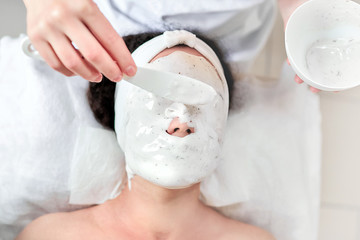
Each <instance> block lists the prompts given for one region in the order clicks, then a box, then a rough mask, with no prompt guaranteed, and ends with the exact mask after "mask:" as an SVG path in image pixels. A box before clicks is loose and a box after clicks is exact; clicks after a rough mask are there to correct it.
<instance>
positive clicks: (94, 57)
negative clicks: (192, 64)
mask: <svg viewBox="0 0 360 240" xmlns="http://www.w3.org/2000/svg"><path fill="white" fill-rule="evenodd" d="M24 3H25V6H26V8H27V28H28V30H27V32H28V35H29V38H30V40H31V42H32V43H33V44H34V46H35V48H36V46H39V45H40V42H43V43H44V42H45V43H48V44H49V45H50V46H51V47H52V49H54V51H52V52H53V53H55V55H56V57H57V58H58V59H59V60H60V64H59V63H56V61H52V62H49V61H51V60H50V57H49V56H50V55H51V53H49V51H50V48H43V47H42V48H41V47H40V49H37V50H38V51H39V53H40V55H41V56H42V57H43V58H44V59H45V60H46V61H47V62H48V64H51V66H53V67H54V69H57V70H58V69H60V72H62V73H64V72H66V70H64V68H63V67H65V68H66V69H67V70H69V71H71V72H74V73H77V74H80V75H81V76H82V77H84V78H85V79H89V80H91V81H94V80H93V79H94V77H98V76H99V74H100V73H102V72H104V74H105V75H106V76H108V77H109V79H111V80H113V81H118V80H120V78H119V77H121V73H122V72H125V73H126V74H127V75H130V76H132V75H134V74H135V72H136V66H135V64H134V61H133V59H132V57H131V54H130V52H129V51H128V49H127V47H126V45H125V44H124V42H123V40H122V38H121V37H120V36H119V35H118V34H117V33H116V31H115V30H114V29H113V28H112V27H111V24H110V23H109V22H108V20H107V19H106V18H105V17H104V16H103V15H102V13H101V12H100V10H99V8H98V7H97V5H96V4H95V3H94V2H93V1H92V0H76V1H74V0H51V1H49V0H36V1H31V0H24ZM79 24H80V25H81V24H82V27H80V28H79ZM91 25H94V27H93V26H91ZM72 26H76V27H73V28H72ZM69 29H70V30H69ZM71 29H76V30H77V33H76V35H74V33H75V30H71ZM65 30H66V31H67V33H65ZM54 33H60V35H61V36H62V37H66V38H67V39H68V41H69V42H70V43H71V42H74V43H75V44H76V46H81V51H82V53H84V54H83V55H84V56H83V57H84V59H83V60H82V61H80V60H79V57H80V58H81V56H78V57H76V58H75V57H74V54H73V53H72V54H69V53H70V52H71V51H70V50H69V48H70V47H71V48H73V49H74V47H73V46H72V45H68V44H67V45H66V47H64V45H62V46H57V45H58V44H59V41H57V40H54V38H51V36H52V35H54ZM89 35H92V40H91V42H92V43H94V41H95V42H97V44H95V45H92V44H89V43H87V42H88V41H89ZM79 36H81V37H79ZM74 38H76V41H74ZM62 44H63V43H62ZM94 46H95V47H94ZM55 49H64V50H65V51H66V53H62V52H59V51H58V50H55ZM74 51H75V52H76V50H75V49H74ZM104 52H105V53H106V54H104ZM58 54H60V55H61V56H59V55H58ZM44 56H45V57H44ZM52 58H53V59H54V57H52ZM102 60H104V61H105V62H102ZM114 62H116V63H118V64H116V63H114ZM69 67H70V68H71V69H69ZM75 69H76V70H75ZM93 69H95V70H96V71H94V70H93ZM89 70H91V71H90V73H91V74H93V75H92V76H89V75H88V74H89Z"/></svg>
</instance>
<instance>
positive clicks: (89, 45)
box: [23, 0, 320, 92]
mask: <svg viewBox="0 0 360 240" xmlns="http://www.w3.org/2000/svg"><path fill="white" fill-rule="evenodd" d="M23 1H24V4H25V6H26V9H27V33H28V35H29V38H30V40H31V42H32V43H33V45H34V47H35V48H36V49H37V50H38V51H39V53H40V55H41V56H42V57H43V58H44V59H45V61H46V62H47V63H48V65H49V66H50V67H52V68H53V69H55V70H56V71H59V72H61V73H62V74H64V75H66V76H73V75H79V76H81V77H83V78H84V79H87V80H89V81H91V82H100V81H101V79H102V76H101V74H100V73H103V74H104V75H105V76H106V77H107V78H108V79H110V80H111V81H114V82H118V81H120V80H121V79H122V75H123V74H126V75H128V76H133V75H135V73H136V65H135V63H134V61H133V59H132V57H131V54H130V52H129V50H128V49H127V47H126V45H125V44H124V41H123V40H122V38H121V36H119V35H118V34H117V33H116V31H115V30H114V28H113V27H112V26H111V24H110V23H109V21H108V20H107V19H106V18H105V16H104V15H103V14H102V13H101V12H100V10H99V9H98V7H97V6H96V4H95V3H94V2H93V1H92V0H76V1H73V0H51V1H49V0H35V1H34V0H23ZM306 1H308V0H278V4H279V9H280V12H281V15H282V17H283V20H284V26H286V23H287V21H288V19H289V17H290V15H291V13H292V12H293V11H294V10H295V9H296V8H297V7H298V6H300V5H301V4H302V3H304V2H306ZM71 41H72V42H74V43H75V44H76V46H77V47H78V48H79V50H76V49H74V47H73V46H72V45H71ZM295 81H296V82H297V83H303V81H302V80H301V79H300V78H299V77H296V78H295ZM310 90H311V91H313V92H319V91H320V90H318V89H316V88H313V87H310Z"/></svg>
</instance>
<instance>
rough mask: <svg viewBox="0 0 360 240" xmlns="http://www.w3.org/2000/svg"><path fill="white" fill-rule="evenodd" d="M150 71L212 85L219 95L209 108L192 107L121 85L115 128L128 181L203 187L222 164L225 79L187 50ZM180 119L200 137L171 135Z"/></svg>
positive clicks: (161, 59) (167, 58)
mask: <svg viewBox="0 0 360 240" xmlns="http://www.w3.org/2000/svg"><path fill="white" fill-rule="evenodd" d="M146 67H149V68H152V69H156V70H160V71H167V72H173V73H178V74H182V75H185V76H188V77H192V78H194V79H197V80H199V81H202V82H204V83H206V84H209V85H211V86H212V87H213V88H214V89H216V90H217V91H218V95H217V97H216V98H215V99H214V101H213V102H211V103H210V104H207V105H201V106H190V105H184V104H182V103H175V102H172V101H170V100H167V99H164V98H159V97H156V96H155V95H153V94H151V93H148V92H146V91H144V90H142V89H140V88H137V87H134V86H131V85H130V84H128V83H126V82H125V81H122V82H120V83H119V84H118V86H117V93H116V103H115V114H116V118H115V129H116V134H117V139H118V142H119V144H120V146H121V148H122V149H123V150H124V152H125V159H126V170H127V174H128V177H129V179H131V178H132V177H133V176H134V175H139V176H141V177H142V178H144V179H146V180H148V181H150V182H152V183H155V184H157V185H160V186H163V187H166V188H183V187H187V186H189V185H192V184H194V183H197V182H200V181H201V180H202V179H204V178H205V177H206V176H208V175H209V174H210V173H211V172H213V170H214V169H215V168H216V166H217V165H218V162H219V159H220V157H219V154H220V149H221V144H222V131H223V128H224V125H225V122H226V117H227V116H226V115H227V107H228V106H227V104H226V101H225V100H224V98H223V96H224V95H225V94H224V89H223V83H222V80H221V79H220V78H219V76H218V73H217V71H216V70H215V68H214V67H213V66H212V65H211V64H210V63H209V62H208V61H207V60H206V59H205V58H203V57H199V56H194V55H190V54H187V53H185V52H182V51H176V52H173V53H171V54H170V55H168V56H166V57H162V58H159V59H157V60H155V61H154V62H152V63H149V64H147V65H146ZM149 80H150V79H149ZM225 91H227V89H226V90H225ZM176 117H178V118H179V120H180V122H187V123H188V126H189V127H194V129H195V133H192V134H190V135H187V136H185V137H183V138H181V137H177V136H172V135H169V134H168V133H167V132H166V130H167V129H168V127H169V125H170V122H171V121H172V120H173V119H174V118H176Z"/></svg>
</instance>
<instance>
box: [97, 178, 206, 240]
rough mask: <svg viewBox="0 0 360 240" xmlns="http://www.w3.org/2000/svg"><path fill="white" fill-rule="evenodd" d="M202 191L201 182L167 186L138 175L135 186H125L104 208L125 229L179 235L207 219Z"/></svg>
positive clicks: (156, 236)
mask: <svg viewBox="0 0 360 240" xmlns="http://www.w3.org/2000/svg"><path fill="white" fill-rule="evenodd" d="M199 195H200V184H195V185H193V186H191V187H188V188H185V189H166V188H163V187H159V186H157V185H154V184H152V183H150V182H148V181H146V180H144V179H143V178H141V177H138V176H136V177H134V178H133V179H132V180H131V190H129V188H128V187H125V188H124V190H123V191H122V193H121V194H120V195H119V196H118V197H117V198H116V199H114V200H111V201H108V202H106V203H105V204H104V207H103V208H102V209H103V210H102V211H104V214H105V215H108V216H109V217H110V219H113V220H114V222H116V223H118V224H120V225H121V228H122V231H123V230H124V229H126V230H128V231H130V232H129V234H135V235H138V236H139V238H141V237H145V238H143V239H176V238H177V236H184V232H187V231H189V230H190V229H194V228H195V226H199V220H200V219H204V217H205V219H206V214H208V211H209V209H208V208H207V207H205V206H204V205H203V204H202V203H201V202H200V200H199ZM201 222H203V221H200V223H201ZM112 225H113V224H112Z"/></svg>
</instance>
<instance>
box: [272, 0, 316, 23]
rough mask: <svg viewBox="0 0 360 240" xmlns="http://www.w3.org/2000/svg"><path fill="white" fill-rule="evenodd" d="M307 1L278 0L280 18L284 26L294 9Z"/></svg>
mask: <svg viewBox="0 0 360 240" xmlns="http://www.w3.org/2000/svg"><path fill="white" fill-rule="evenodd" d="M307 1H309V0H278V3H279V9H280V13H281V16H282V18H283V20H284V23H285V24H286V23H287V21H288V20H289V17H290V15H291V14H292V13H293V12H294V11H295V9H296V8H297V7H298V6H300V5H301V4H303V3H304V2H307Z"/></svg>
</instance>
